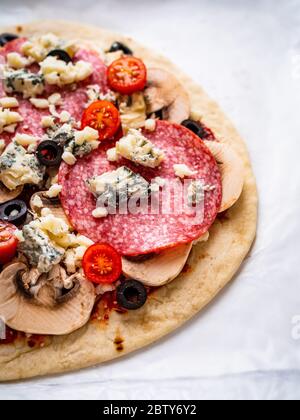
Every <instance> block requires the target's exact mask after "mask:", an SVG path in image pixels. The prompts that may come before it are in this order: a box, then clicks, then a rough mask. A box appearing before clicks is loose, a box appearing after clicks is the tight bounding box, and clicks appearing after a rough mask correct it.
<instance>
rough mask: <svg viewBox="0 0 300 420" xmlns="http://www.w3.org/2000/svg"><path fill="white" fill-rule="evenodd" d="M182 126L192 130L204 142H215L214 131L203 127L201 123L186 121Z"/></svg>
mask: <svg viewBox="0 0 300 420" xmlns="http://www.w3.org/2000/svg"><path fill="white" fill-rule="evenodd" d="M181 125H183V126H184V127H186V128H188V129H189V130H191V131H192V132H193V133H195V134H196V135H197V136H198V137H200V138H201V139H202V140H205V139H209V140H214V135H213V133H212V131H211V130H209V129H208V128H206V127H205V126H204V125H202V124H201V122H197V121H194V120H184V121H183V122H182V123H181Z"/></svg>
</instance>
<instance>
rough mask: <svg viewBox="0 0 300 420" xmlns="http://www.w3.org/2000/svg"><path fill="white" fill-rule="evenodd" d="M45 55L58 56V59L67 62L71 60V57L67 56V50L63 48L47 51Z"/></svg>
mask: <svg viewBox="0 0 300 420" xmlns="http://www.w3.org/2000/svg"><path fill="white" fill-rule="evenodd" d="M47 57H56V58H58V60H61V61H64V62H66V63H67V64H68V63H71V61H72V58H71V57H70V56H69V54H68V53H67V51H64V50H52V51H50V52H49V54H48V55H47Z"/></svg>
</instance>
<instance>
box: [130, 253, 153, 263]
mask: <svg viewBox="0 0 300 420" xmlns="http://www.w3.org/2000/svg"><path fill="white" fill-rule="evenodd" d="M155 256H156V254H155V253H154V252H152V253H151V254H145V255H137V256H135V257H129V256H128V257H124V258H125V259H126V260H128V261H130V262H133V263H143V262H145V261H148V260H151V259H152V258H154V257H155Z"/></svg>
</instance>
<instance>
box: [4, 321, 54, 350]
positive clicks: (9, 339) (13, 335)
mask: <svg viewBox="0 0 300 420" xmlns="http://www.w3.org/2000/svg"><path fill="white" fill-rule="evenodd" d="M5 336H6V338H5V339H0V346H1V345H9V344H15V343H16V342H22V341H23V342H24V343H25V344H26V345H27V346H28V347H30V348H31V349H32V348H35V347H44V346H45V344H46V342H47V340H49V338H50V336H45V335H38V334H31V335H26V334H25V333H23V332H19V331H15V330H13V329H12V328H9V327H7V326H6V331H5Z"/></svg>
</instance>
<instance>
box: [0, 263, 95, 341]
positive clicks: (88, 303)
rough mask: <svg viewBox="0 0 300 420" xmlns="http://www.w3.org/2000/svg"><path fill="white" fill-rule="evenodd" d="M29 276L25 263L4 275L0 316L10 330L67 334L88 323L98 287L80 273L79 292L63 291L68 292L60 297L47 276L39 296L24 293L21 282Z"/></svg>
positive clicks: (76, 282)
mask: <svg viewBox="0 0 300 420" xmlns="http://www.w3.org/2000/svg"><path fill="white" fill-rule="evenodd" d="M25 273H26V274H27V276H28V269H27V266H26V265H25V264H23V263H14V264H11V265H9V266H8V267H7V268H5V269H4V270H3V271H2V273H1V275H0V317H2V318H3V319H4V321H5V323H6V324H7V325H8V326H9V327H10V328H13V329H15V330H17V331H22V332H25V333H28V334H47V335H48V334H49V335H64V334H70V333H71V332H73V331H75V330H77V329H79V328H81V327H82V326H83V325H85V324H86V323H87V322H88V320H89V318H90V314H91V311H92V309H93V306H94V303H95V291H94V286H93V285H92V284H91V283H90V282H88V281H87V280H85V279H84V278H83V277H82V276H81V275H80V274H76V275H74V276H72V277H74V279H73V282H74V287H75V289H77V290H75V291H74V290H73V291H72V290H69V291H66V290H64V289H63V291H65V292H66V293H65V294H63V293H61V294H60V296H58V295H57V291H56V290H55V287H53V286H51V283H50V282H49V281H47V280H46V279H45V278H44V277H43V278H42V280H41V282H42V285H41V287H40V288H39V290H36V292H35V293H36V296H37V297H35V295H32V294H31V290H27V292H26V293H24V290H23V289H22V286H21V283H20V281H21V282H22V281H23V278H24V277H23V276H24V274H25ZM43 276H45V275H43ZM75 277H76V278H75ZM27 280H28V278H27ZM29 280H30V272H29ZM48 280H49V279H48ZM24 282H26V276H25V280H24ZM39 282H40V280H39ZM27 283H28V282H27ZM68 294H69V295H68ZM66 295H68V296H66Z"/></svg>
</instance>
